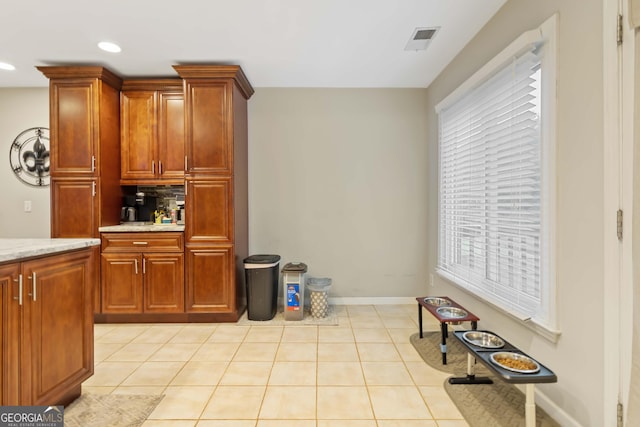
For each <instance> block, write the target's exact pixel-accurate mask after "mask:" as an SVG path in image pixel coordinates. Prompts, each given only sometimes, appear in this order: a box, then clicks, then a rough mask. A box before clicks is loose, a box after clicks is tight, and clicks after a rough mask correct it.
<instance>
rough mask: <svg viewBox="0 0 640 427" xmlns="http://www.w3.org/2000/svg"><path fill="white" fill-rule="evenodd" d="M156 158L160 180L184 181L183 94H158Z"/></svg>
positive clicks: (164, 92) (165, 92)
mask: <svg viewBox="0 0 640 427" xmlns="http://www.w3.org/2000/svg"><path fill="white" fill-rule="evenodd" d="M158 157H159V159H160V161H161V162H162V163H161V167H160V169H159V170H158V172H159V173H160V178H161V179H178V180H180V181H181V182H182V180H183V179H184V169H185V155H184V94H183V93H182V90H180V91H179V92H171V91H161V92H159V93H158Z"/></svg>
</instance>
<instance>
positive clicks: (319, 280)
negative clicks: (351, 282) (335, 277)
mask: <svg viewBox="0 0 640 427" xmlns="http://www.w3.org/2000/svg"><path fill="white" fill-rule="evenodd" d="M330 287H331V279H330V278H328V277H309V278H308V279H307V288H309V289H310V290H312V291H317V292H322V291H327V290H329V288H330Z"/></svg>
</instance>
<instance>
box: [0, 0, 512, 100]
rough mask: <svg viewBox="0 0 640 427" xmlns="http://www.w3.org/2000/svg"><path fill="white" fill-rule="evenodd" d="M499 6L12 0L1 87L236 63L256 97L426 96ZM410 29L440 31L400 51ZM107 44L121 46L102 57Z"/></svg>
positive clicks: (300, 0) (0, 25)
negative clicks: (361, 90) (49, 69)
mask: <svg viewBox="0 0 640 427" xmlns="http://www.w3.org/2000/svg"><path fill="white" fill-rule="evenodd" d="M504 2H505V0H179V1H175V0H174V1H168V0H110V1H100V2H98V1H90V0H58V1H52V0H16V1H10V2H4V4H3V5H2V11H1V12H0V15H1V16H2V19H1V20H0V40H2V41H3V43H0V62H8V63H10V64H13V65H14V66H15V67H16V69H15V70H14V71H3V70H0V87H33V86H46V85H47V84H48V81H47V79H46V78H45V77H44V76H43V75H42V74H41V73H40V72H39V71H37V70H36V69H35V66H37V65H70V64H94V65H104V66H106V67H107V68H109V69H110V70H111V71H113V72H115V73H116V74H118V75H120V76H121V77H124V78H127V77H130V78H131V77H161V76H168V77H176V74H175V72H174V70H173V68H172V67H171V65H173V64H186V63H225V64H239V65H241V66H242V68H243V70H244V71H245V73H246V75H247V77H248V78H249V81H250V82H251V84H252V85H253V86H254V87H427V86H428V85H429V84H430V83H431V81H432V80H433V79H434V78H435V77H436V76H437V75H438V73H440V71H441V70H442V69H443V68H444V67H445V66H446V65H447V64H448V63H449V62H450V61H451V60H452V59H453V57H454V56H455V55H456V54H457V53H458V52H459V51H460V49H462V48H463V47H464V45H465V44H466V43H467V42H468V41H469V40H470V39H471V38H472V37H473V35H475V34H476V33H477V32H478V30H480V28H482V26H483V25H484V24H485V23H486V22H487V20H488V19H489V18H491V16H493V15H494V14H495V12H496V11H497V10H498V9H499V8H500V6H502V4H503V3H504ZM416 27H440V30H439V31H438V33H437V34H436V35H435V37H434V38H433V40H432V41H431V43H430V44H429V47H428V48H427V50H424V51H405V50H404V48H405V45H406V44H407V42H408V41H409V38H410V36H411V35H412V33H413V31H414V30H415V28H416ZM103 40H107V41H112V42H115V43H117V44H119V45H120V46H121V47H122V52H121V53H118V54H110V53H107V52H103V51H101V50H99V49H98V48H97V43H98V42H100V41H103Z"/></svg>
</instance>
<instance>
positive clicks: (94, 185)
mask: <svg viewBox="0 0 640 427" xmlns="http://www.w3.org/2000/svg"><path fill="white" fill-rule="evenodd" d="M91 195H92V196H93V197H96V182H95V181H93V182H92V183H91Z"/></svg>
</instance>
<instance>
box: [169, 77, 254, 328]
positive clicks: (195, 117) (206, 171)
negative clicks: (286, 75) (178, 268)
mask: <svg viewBox="0 0 640 427" xmlns="http://www.w3.org/2000/svg"><path fill="white" fill-rule="evenodd" d="M173 68H174V69H175V70H176V72H177V73H178V75H179V76H180V77H181V78H182V79H183V80H184V96H185V154H186V164H185V207H186V225H185V240H186V247H185V259H186V276H185V287H186V289H185V292H186V295H185V305H186V308H185V309H186V311H187V312H188V313H194V314H195V313H216V314H217V316H216V317H217V319H219V320H220V321H223V320H226V321H236V320H237V319H238V317H239V315H240V314H241V313H242V311H243V310H244V307H245V305H246V296H245V287H244V285H243V283H244V273H243V271H244V270H243V265H242V262H243V259H244V258H245V257H246V256H247V255H248V201H247V199H248V189H247V169H248V165H247V141H248V136H247V100H248V99H249V98H250V97H251V95H253V92H254V91H253V88H252V87H251V84H250V83H249V81H248V80H247V78H246V76H245V75H244V73H243V71H242V69H241V68H240V67H239V66H233V65H228V66H207V65H180V66H178V65H176V66H174V67H173Z"/></svg>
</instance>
